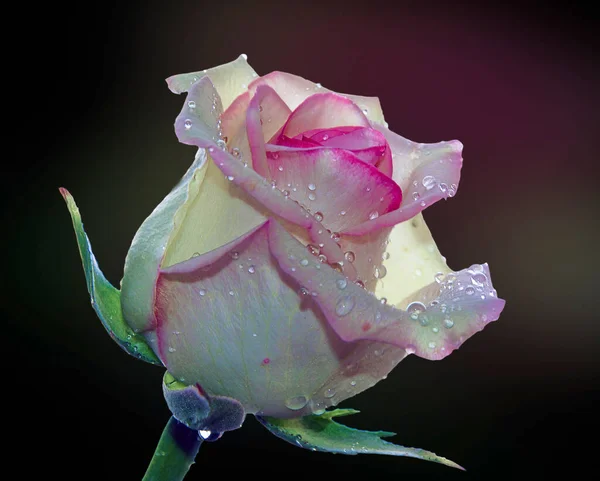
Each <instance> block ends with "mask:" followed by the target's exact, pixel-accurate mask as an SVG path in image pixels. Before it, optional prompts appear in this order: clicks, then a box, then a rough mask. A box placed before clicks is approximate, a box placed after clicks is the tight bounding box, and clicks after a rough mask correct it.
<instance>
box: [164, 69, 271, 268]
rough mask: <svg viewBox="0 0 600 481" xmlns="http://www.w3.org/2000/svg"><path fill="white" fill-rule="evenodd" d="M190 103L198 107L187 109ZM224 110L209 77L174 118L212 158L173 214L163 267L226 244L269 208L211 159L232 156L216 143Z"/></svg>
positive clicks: (187, 139)
mask: <svg viewBox="0 0 600 481" xmlns="http://www.w3.org/2000/svg"><path fill="white" fill-rule="evenodd" d="M190 102H193V104H192V105H194V108H190V107H189V105H190ZM213 106H215V108H214V109H213ZM220 114H221V111H220V102H219V96H218V94H217V93H216V91H215V90H214V87H213V86H212V84H211V81H210V79H209V78H208V77H204V78H203V79H201V80H200V81H198V82H197V83H195V84H194V85H193V86H192V88H191V89H190V91H189V93H188V96H187V98H186V102H185V104H184V107H183V110H182V111H181V113H180V114H179V116H178V117H177V119H176V121H175V129H176V132H177V136H178V137H179V140H180V141H181V142H183V143H186V144H192V145H197V146H198V147H209V160H208V162H207V168H206V171H205V176H204V177H202V178H199V177H198V178H197V179H194V180H193V181H192V182H191V183H190V186H189V190H190V194H189V195H188V198H187V200H186V202H185V203H183V204H182V205H181V207H180V209H179V210H178V211H177V213H176V215H175V216H174V223H175V228H174V230H173V232H172V234H171V236H170V238H169V242H168V245H167V248H166V251H165V258H164V260H163V263H162V266H163V267H165V266H170V265H173V264H176V263H179V262H182V261H184V260H187V259H189V258H190V257H192V256H194V255H199V254H203V253H205V252H208V251H211V250H213V249H215V248H217V247H219V246H222V245H224V244H226V243H228V242H230V241H231V240H233V239H236V238H238V237H239V236H240V235H242V234H244V233H245V232H248V231H249V230H251V229H253V228H255V227H256V226H258V225H261V224H262V223H263V222H264V221H265V219H266V217H265V215H264V214H265V211H266V209H265V208H264V207H263V206H262V205H260V204H258V203H257V202H255V201H254V199H252V197H251V196H249V195H248V194H247V193H246V192H244V191H243V190H242V189H240V188H239V187H238V186H236V185H235V184H233V183H232V182H230V181H229V180H228V179H227V178H225V177H224V176H223V174H222V173H221V172H220V170H219V168H218V167H217V166H216V165H215V161H214V160H213V159H215V160H216V159H217V156H218V155H219V154H222V155H227V156H228V158H232V157H231V155H230V154H228V153H226V152H224V151H223V150H221V148H218V147H216V143H215V141H216V139H219V134H218V128H217V122H218V120H217V119H218V118H219V116H220ZM213 146H214V147H213ZM211 149H212V151H211ZM234 161H235V163H236V164H237V166H239V167H240V168H241V169H242V170H247V171H251V169H248V168H246V167H244V166H243V164H242V163H241V162H240V161H239V160H238V159H234Z"/></svg>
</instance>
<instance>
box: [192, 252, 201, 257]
mask: <svg viewBox="0 0 600 481" xmlns="http://www.w3.org/2000/svg"><path fill="white" fill-rule="evenodd" d="M192 257H200V252H194V253H193V254H192Z"/></svg>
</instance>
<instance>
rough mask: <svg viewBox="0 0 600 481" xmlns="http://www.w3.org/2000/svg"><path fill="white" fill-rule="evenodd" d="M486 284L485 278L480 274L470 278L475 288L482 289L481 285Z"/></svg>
mask: <svg viewBox="0 0 600 481" xmlns="http://www.w3.org/2000/svg"><path fill="white" fill-rule="evenodd" d="M486 282H487V276H486V275H485V274H484V273H482V272H480V273H478V274H475V275H473V276H472V277H471V283H473V284H474V285H476V286H477V287H483V285H484V284H485V283H486Z"/></svg>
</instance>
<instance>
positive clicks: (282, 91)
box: [249, 72, 385, 123]
mask: <svg viewBox="0 0 600 481" xmlns="http://www.w3.org/2000/svg"><path fill="white" fill-rule="evenodd" d="M265 84H266V85H269V86H271V87H272V88H273V89H275V91H276V92H277V93H278V94H279V96H280V97H281V98H282V99H283V100H284V101H285V103H286V104H287V105H288V107H289V108H290V109H292V110H295V109H296V107H298V105H300V104H301V103H302V102H304V100H306V99H307V98H308V97H310V96H311V95H313V94H315V93H323V92H332V91H331V90H329V89H326V88H324V87H322V86H321V85H320V84H315V83H314V82H311V81H310V80H306V79H304V78H302V77H298V76H297V75H292V74H289V73H285V72H271V73H269V74H267V75H263V76H262V77H259V78H257V79H256V80H254V81H253V82H252V83H251V84H250V86H249V88H250V89H254V88H256V87H258V86H259V85H265ZM339 95H343V96H344V97H346V98H349V99H350V100H352V101H353V102H354V103H355V104H356V105H358V107H359V108H360V109H361V110H362V111H363V112H364V113H365V115H366V116H367V118H368V119H369V120H371V121H373V122H379V123H384V122H385V120H384V118H383V112H382V111H381V105H380V103H379V99H378V98H377V97H363V96H360V95H348V94H339Z"/></svg>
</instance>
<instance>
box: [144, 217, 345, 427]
mask: <svg viewBox="0 0 600 481" xmlns="http://www.w3.org/2000/svg"><path fill="white" fill-rule="evenodd" d="M267 225H268V223H265V224H263V225H262V226H260V227H259V228H257V229H254V230H253V231H251V232H248V233H246V234H245V235H243V236H241V237H240V238H238V239H236V240H235V241H232V242H231V243H229V244H228V245H226V246H223V247H221V248H219V249H217V250H215V251H214V252H209V253H207V254H205V255H203V256H199V257H195V258H192V259H190V260H188V261H185V262H182V263H180V264H178V265H175V266H171V267H169V268H167V269H165V270H163V271H162V272H161V275H160V277H159V279H158V282H157V297H156V304H155V306H154V307H155V309H156V312H157V319H158V326H159V328H158V338H159V341H160V344H159V345H160V346H161V351H160V353H161V357H162V359H164V361H165V365H166V366H167V368H168V370H169V372H171V373H172V374H173V375H174V376H175V377H176V378H177V379H179V380H180V381H181V382H184V383H186V384H195V383H199V384H200V385H201V386H202V387H203V389H205V390H206V391H207V392H208V393H209V394H211V395H212V394H219V395H223V396H229V397H232V398H234V399H237V400H238V401H240V402H241V403H242V405H243V406H244V408H245V410H246V411H247V412H249V413H262V414H265V415H269V416H277V417H293V416H298V415H303V414H308V413H310V412H312V406H313V404H312V402H311V399H312V397H313V394H314V393H315V392H316V391H317V390H318V389H320V387H321V386H322V385H323V384H324V383H325V382H326V381H327V379H328V378H329V377H330V376H331V374H332V373H333V372H335V371H337V370H338V369H339V366H340V359H344V358H345V357H346V356H347V355H349V354H350V352H351V351H352V349H353V346H352V345H350V344H347V343H345V342H343V341H341V340H340V339H339V338H338V337H337V336H336V335H335V333H334V332H333V331H332V330H331V328H330V327H329V326H328V324H327V322H325V320H324V319H323V318H322V316H321V314H320V311H319V309H318V308H316V306H315V304H314V302H313V301H312V300H311V296H310V295H308V296H306V295H304V294H303V293H302V292H300V287H301V286H300V285H298V284H297V283H296V282H294V281H293V280H292V279H290V278H289V277H288V276H286V275H283V276H282V273H281V271H280V270H279V268H278V265H277V263H276V262H275V260H274V259H273V257H272V256H271V255H270V253H269V245H268V242H267ZM303 252H304V253H306V251H303ZM302 396H304V397H305V398H306V402H305V403H304V405H302V401H303V400H302V399H301V397H302ZM286 406H290V407H286Z"/></svg>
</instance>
